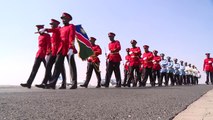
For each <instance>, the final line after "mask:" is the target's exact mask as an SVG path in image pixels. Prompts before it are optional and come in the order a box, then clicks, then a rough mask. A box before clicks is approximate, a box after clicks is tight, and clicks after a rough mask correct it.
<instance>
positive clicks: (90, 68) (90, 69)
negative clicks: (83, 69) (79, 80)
mask: <svg viewBox="0 0 213 120" xmlns="http://www.w3.org/2000/svg"><path fill="white" fill-rule="evenodd" d="M99 64H100V63H92V62H88V63H87V73H86V81H85V82H84V85H86V86H88V84H89V81H90V79H91V76H92V72H93V70H95V74H96V77H97V86H100V85H101V74H100V70H99Z"/></svg>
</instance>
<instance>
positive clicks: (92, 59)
mask: <svg viewBox="0 0 213 120" xmlns="http://www.w3.org/2000/svg"><path fill="white" fill-rule="evenodd" d="M92 50H93V52H94V54H93V55H91V56H90V57H89V58H88V59H87V61H88V62H93V63H100V60H99V58H98V55H101V54H102V50H101V48H100V46H99V45H92Z"/></svg>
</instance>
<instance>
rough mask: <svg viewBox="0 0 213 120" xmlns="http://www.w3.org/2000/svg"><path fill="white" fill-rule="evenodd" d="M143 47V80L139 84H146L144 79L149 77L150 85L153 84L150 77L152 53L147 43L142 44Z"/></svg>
mask: <svg viewBox="0 0 213 120" xmlns="http://www.w3.org/2000/svg"><path fill="white" fill-rule="evenodd" d="M143 48H144V53H143V55H142V60H143V69H144V70H143V72H144V77H143V81H142V84H141V85H142V86H146V81H147V79H148V77H149V79H150V84H151V86H155V83H154V81H153V78H152V67H153V63H152V60H153V54H152V52H150V51H149V46H148V45H144V46H143ZM141 85H140V86H141Z"/></svg>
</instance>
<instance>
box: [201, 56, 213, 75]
mask: <svg viewBox="0 0 213 120" xmlns="http://www.w3.org/2000/svg"><path fill="white" fill-rule="evenodd" d="M212 62H213V58H206V59H205V60H204V64H203V70H204V71H207V72H213V67H212Z"/></svg>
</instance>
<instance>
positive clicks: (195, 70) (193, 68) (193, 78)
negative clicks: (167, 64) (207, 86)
mask: <svg viewBox="0 0 213 120" xmlns="http://www.w3.org/2000/svg"><path fill="white" fill-rule="evenodd" d="M197 74H198V71H197V69H196V67H195V66H194V65H192V84H193V85H196V82H197Z"/></svg>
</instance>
